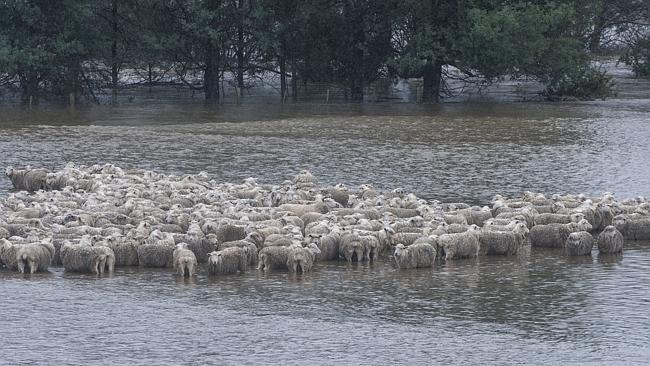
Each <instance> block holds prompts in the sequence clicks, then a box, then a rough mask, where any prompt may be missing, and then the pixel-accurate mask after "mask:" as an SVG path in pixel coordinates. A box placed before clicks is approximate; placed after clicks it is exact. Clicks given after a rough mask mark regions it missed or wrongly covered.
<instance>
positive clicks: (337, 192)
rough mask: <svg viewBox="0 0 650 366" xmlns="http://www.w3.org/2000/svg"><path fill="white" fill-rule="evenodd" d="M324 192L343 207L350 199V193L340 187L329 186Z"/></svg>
mask: <svg viewBox="0 0 650 366" xmlns="http://www.w3.org/2000/svg"><path fill="white" fill-rule="evenodd" d="M325 194H327V195H328V196H329V197H331V198H332V199H333V200H334V201H336V202H337V203H338V204H340V205H341V206H343V207H345V206H347V205H348V202H349V201H350V194H349V193H348V192H347V191H346V190H344V189H340V188H336V187H334V188H330V189H327V190H325Z"/></svg>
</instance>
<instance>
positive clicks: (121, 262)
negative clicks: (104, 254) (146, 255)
mask: <svg viewBox="0 0 650 366" xmlns="http://www.w3.org/2000/svg"><path fill="white" fill-rule="evenodd" d="M98 245H104V246H106V247H108V248H110V249H111V250H112V251H113V255H114V256H115V265H116V266H118V267H120V266H137V265H139V261H138V246H139V245H140V242H138V241H137V240H135V239H130V238H125V237H122V236H117V235H111V236H108V237H107V238H106V239H105V240H104V241H102V242H98V243H96V244H95V246H98Z"/></svg>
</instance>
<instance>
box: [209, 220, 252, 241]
mask: <svg viewBox="0 0 650 366" xmlns="http://www.w3.org/2000/svg"><path fill="white" fill-rule="evenodd" d="M216 234H217V241H218V242H219V243H225V242H227V241H236V240H242V239H244V238H245V237H246V227H244V226H239V225H232V224H228V223H224V224H222V225H220V226H219V229H218V230H217V232H216Z"/></svg>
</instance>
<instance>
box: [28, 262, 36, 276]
mask: <svg viewBox="0 0 650 366" xmlns="http://www.w3.org/2000/svg"><path fill="white" fill-rule="evenodd" d="M28 264H29V274H34V273H36V269H37V268H38V264H37V263H36V261H34V260H32V259H30V260H29V261H28Z"/></svg>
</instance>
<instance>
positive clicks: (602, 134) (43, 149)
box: [0, 94, 650, 365]
mask: <svg viewBox="0 0 650 366" xmlns="http://www.w3.org/2000/svg"><path fill="white" fill-rule="evenodd" d="M649 97H650V96H648V94H643V95H642V97H635V98H627V99H612V100H608V101H597V102H589V103H563V104H546V103H526V104H520V103H501V104H488V103H483V104H467V103H463V104H445V105H441V106H436V107H431V106H428V107H427V106H419V105H411V104H398V105H385V104H363V105H331V104H330V105H319V104H301V105H285V106H280V105H276V104H268V105H266V104H255V105H241V106H237V105H221V106H214V107H206V106H203V105H200V104H161V103H155V101H153V100H152V101H151V103H140V104H133V105H128V104H127V105H120V106H113V107H111V106H101V107H92V108H82V109H77V110H75V111H71V110H58V109H53V108H40V109H33V110H29V109H23V108H16V107H2V108H0V165H1V166H3V167H4V166H7V165H14V166H23V165H27V164H31V165H33V166H39V167H40V166H44V167H48V168H52V169H56V168H60V167H62V166H63V165H64V164H65V163H66V162H68V161H73V162H76V163H82V164H94V163H105V162H112V163H115V164H116V165H119V166H122V167H144V168H150V169H155V170H157V171H160V172H165V173H179V174H180V173H196V172H199V171H201V170H205V171H207V172H208V173H210V174H212V175H213V176H214V177H215V179H217V180H220V181H238V180H241V179H242V178H245V177H249V176H254V177H259V178H260V180H261V181H263V182H280V181H281V180H282V179H284V178H286V177H288V176H292V175H294V174H295V173H296V172H297V171H298V170H299V169H309V170H311V171H312V172H313V173H314V174H315V175H317V176H318V177H320V178H321V181H322V182H323V183H327V184H334V183H339V182H342V183H345V184H348V185H351V186H355V185H358V184H361V183H373V184H374V185H375V186H377V187H379V188H384V189H391V188H396V187H402V188H404V189H406V190H407V191H412V192H415V193H417V194H418V195H420V196H422V197H425V198H428V199H439V200H441V201H470V202H479V203H485V202H487V201H489V199H490V198H491V197H492V196H493V195H494V194H496V193H501V194H510V195H512V194H518V193H521V192H523V191H525V190H532V191H541V192H545V193H549V194H552V193H563V192H568V193H581V192H582V193H586V194H601V193H602V192H604V191H612V192H614V193H616V195H617V196H618V197H619V198H623V197H632V196H637V195H645V196H650V144H649V143H648V142H649V141H650V99H648V98H649ZM9 185H10V183H9V181H8V180H7V179H1V180H0V195H6V192H7V190H8V189H9V188H10V186H9ZM648 268H650V244H649V243H628V244H627V247H626V250H625V253H624V254H623V256H602V257H601V256H598V255H596V253H594V256H593V257H586V258H577V259H576V258H566V257H564V256H563V255H562V254H561V253H560V252H557V251H548V250H538V248H533V249H532V250H531V251H530V252H529V253H527V254H523V255H520V256H518V257H516V258H495V257H490V258H481V259H479V260H477V261H475V260H461V261H455V262H450V263H446V264H440V265H439V266H438V267H437V268H434V269H432V270H411V271H401V272H398V271H396V270H395V269H393V268H392V267H391V266H390V265H389V264H387V263H378V264H375V265H371V266H363V265H358V266H357V265H354V266H347V265H345V264H338V263H319V264H317V265H316V266H315V268H314V271H313V272H312V273H310V274H308V275H304V276H303V275H289V274H287V273H272V274H268V275H264V274H262V273H259V272H258V271H256V270H251V271H250V272H249V273H247V274H245V275H236V276H226V277H221V278H208V277H207V276H206V274H205V272H204V271H202V272H200V273H199V276H198V277H197V278H196V279H194V280H179V279H176V278H175V276H174V275H173V274H172V273H171V272H170V271H167V270H154V269H138V268H119V269H117V271H116V273H115V274H113V275H112V276H106V277H100V278H96V277H93V276H88V275H79V274H69V273H64V272H63V270H62V268H60V267H53V268H52V269H51V272H50V273H47V274H36V275H32V276H23V275H18V274H14V273H10V272H7V271H0V294H1V295H0V299H2V300H1V301H0V307H1V309H2V310H1V311H0V331H2V336H1V337H0V349H1V350H2V356H1V357H2V358H0V363H2V364H23V363H30V364H129V365H137V364H143V365H149V364H206V363H207V364H219V365H221V364H237V365H239V364H307V365H309V364H351V365H358V364H434V363H442V364H503V363H507V364H513V363H514V364H522V363H526V364H529V363H533V364H571V363H573V364H585V363H597V364H646V363H647V362H648V360H650V347H649V346H648V345H649V344H650V327H649V326H648V325H649V324H650V311H649V310H650V271H648Z"/></svg>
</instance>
